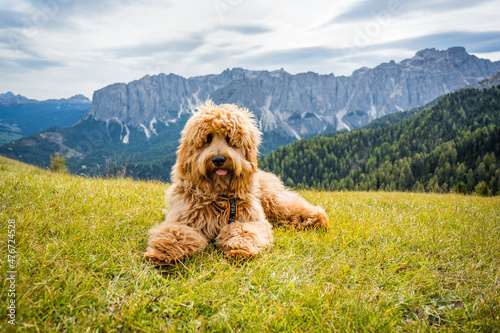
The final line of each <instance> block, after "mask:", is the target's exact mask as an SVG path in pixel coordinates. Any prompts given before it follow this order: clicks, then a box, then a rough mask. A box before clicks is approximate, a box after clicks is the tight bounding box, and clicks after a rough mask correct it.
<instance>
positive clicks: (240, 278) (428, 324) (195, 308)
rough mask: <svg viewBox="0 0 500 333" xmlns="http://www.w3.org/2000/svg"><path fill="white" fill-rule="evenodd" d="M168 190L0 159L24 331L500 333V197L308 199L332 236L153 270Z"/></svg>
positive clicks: (0, 314)
mask: <svg viewBox="0 0 500 333" xmlns="http://www.w3.org/2000/svg"><path fill="white" fill-rule="evenodd" d="M166 188H167V185H165V184H162V183H158V182H137V181H132V180H128V179H109V180H102V179H92V178H79V177H76V176H70V175H56V174H51V173H49V172H47V171H43V170H40V169H37V168H34V167H30V166H27V165H23V164H21V163H19V162H14V161H11V160H7V159H5V158H2V157H0V207H2V210H1V213H0V224H1V226H2V229H1V230H3V231H2V233H1V237H2V238H1V242H0V244H2V251H3V252H2V253H3V256H2V257H1V259H2V261H1V267H2V276H5V275H6V273H5V272H6V271H7V270H8V269H7V263H6V260H5V258H6V254H5V253H6V250H5V248H6V245H5V244H6V242H5V240H6V236H7V232H6V230H7V226H6V225H7V221H8V219H15V220H16V221H17V224H16V227H17V229H16V231H17V251H18V259H17V266H18V267H17V270H18V280H17V286H16V287H17V304H18V306H19V308H18V309H19V312H18V313H17V319H16V321H17V328H18V329H20V330H21V331H22V330H25V331H51V330H53V331H64V330H67V331H75V332H83V331H87V329H88V328H90V331H111V332H113V331H125V332H129V331H147V332H160V331H178V330H185V331H196V330H201V331H227V332H232V331H242V330H245V331H256V332H260V331H268V330H269V331H311V332H316V331H342V332H344V331H353V332H354V331H356V332H359V331H408V330H409V331H430V330H432V329H434V328H441V329H443V330H451V331H461V330H466V331H476V330H482V331H499V330H500V308H499V305H498V304H500V296H499V295H500V286H499V285H500V280H499V276H500V270H499V269H500V261H499V260H500V259H499V256H498V253H500V223H499V221H500V197H494V198H480V197H475V196H460V195H436V194H409V193H383V192H375V193H355V192H344V193H342V192H340V193H336V192H333V193H328V192H308V191H305V192H301V193H302V194H303V195H304V196H305V197H306V198H307V199H308V200H309V201H310V202H312V203H314V204H321V205H322V206H324V207H325V208H326V209H327V211H328V215H329V217H330V220H331V228H330V229H329V230H328V231H322V232H307V231H302V232H297V231H294V230H285V229H281V228H278V229H276V234H275V235H276V244H275V246H274V247H273V248H272V249H271V250H269V251H267V252H265V253H264V254H263V255H262V256H260V257H259V258H257V259H255V260H253V261H249V262H240V263H236V262H230V261H228V260H226V259H225V258H224V257H223V256H222V255H221V252H220V251H219V250H218V249H217V248H216V247H214V246H210V247H209V248H208V249H207V250H205V252H204V253H203V255H202V256H198V257H195V258H192V259H189V260H187V261H185V262H183V263H179V264H178V265H177V266H171V267H165V268H163V269H157V268H154V267H152V266H151V265H149V264H148V263H146V262H144V261H143V260H142V259H141V253H142V252H143V250H144V249H145V247H146V244H147V231H148V229H149V228H150V227H151V226H152V225H153V224H155V223H157V222H160V221H161V220H162V216H163V212H162V209H163V206H162V201H163V195H164V191H165V189H166ZM2 283H3V286H2V289H1V301H0V318H1V320H2V321H1V326H2V328H6V327H7V328H9V325H8V324H7V321H6V317H5V311H6V305H5V302H6V301H7V300H8V298H7V294H6V289H7V288H6V286H7V284H6V281H5V280H4V279H3V280H2ZM462 304H463V305H464V307H462ZM1 330H2V331H4V330H3V329H1Z"/></svg>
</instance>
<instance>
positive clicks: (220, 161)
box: [212, 155, 226, 167]
mask: <svg viewBox="0 0 500 333" xmlns="http://www.w3.org/2000/svg"><path fill="white" fill-rule="evenodd" d="M212 163H213V164H214V165H215V166H216V167H221V166H223V165H224V163H226V158H225V157H224V156H222V155H215V156H214V157H212Z"/></svg>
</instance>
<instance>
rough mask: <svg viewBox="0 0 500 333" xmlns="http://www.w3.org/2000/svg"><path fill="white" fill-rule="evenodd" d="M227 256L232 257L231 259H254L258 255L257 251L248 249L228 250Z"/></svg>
mask: <svg viewBox="0 0 500 333" xmlns="http://www.w3.org/2000/svg"><path fill="white" fill-rule="evenodd" d="M224 254H225V255H226V257H228V258H231V259H235V260H238V259H252V258H253V257H255V256H256V255H257V253H252V252H250V251H246V250H227V251H226V252H224Z"/></svg>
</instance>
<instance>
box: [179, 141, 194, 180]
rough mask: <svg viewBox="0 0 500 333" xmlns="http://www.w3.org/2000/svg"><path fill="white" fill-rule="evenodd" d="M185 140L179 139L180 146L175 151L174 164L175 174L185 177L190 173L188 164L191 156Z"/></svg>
mask: <svg viewBox="0 0 500 333" xmlns="http://www.w3.org/2000/svg"><path fill="white" fill-rule="evenodd" d="M188 146H189V145H188V144H187V142H186V140H185V139H184V138H183V139H181V145H180V146H179V149H178V150H177V162H176V163H175V172H176V173H177V174H178V175H180V176H185V175H187V174H189V173H190V172H191V164H190V163H189V162H188V160H189V156H190V155H191V152H190V149H189V147H188Z"/></svg>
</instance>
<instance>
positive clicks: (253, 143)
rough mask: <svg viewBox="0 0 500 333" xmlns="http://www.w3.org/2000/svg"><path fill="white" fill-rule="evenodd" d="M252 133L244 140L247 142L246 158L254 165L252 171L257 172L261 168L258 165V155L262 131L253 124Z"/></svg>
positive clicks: (250, 128)
mask: <svg viewBox="0 0 500 333" xmlns="http://www.w3.org/2000/svg"><path fill="white" fill-rule="evenodd" d="M249 130H250V133H249V135H248V137H246V138H244V141H246V144H245V158H246V159H247V161H249V162H250V163H251V164H252V171H253V172H257V171H258V170H259V167H258V165H257V155H258V153H259V148H258V147H259V144H260V136H261V134H260V131H259V130H258V129H257V126H256V125H254V123H252V126H250V127H249Z"/></svg>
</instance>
